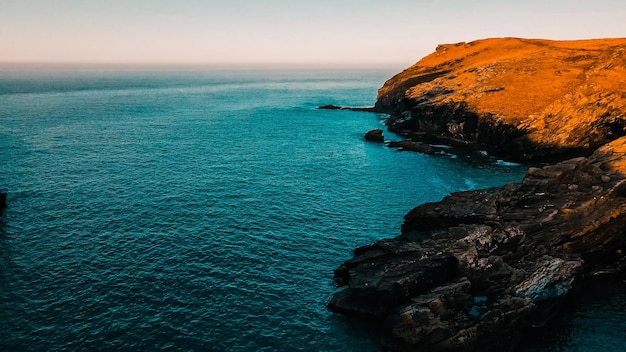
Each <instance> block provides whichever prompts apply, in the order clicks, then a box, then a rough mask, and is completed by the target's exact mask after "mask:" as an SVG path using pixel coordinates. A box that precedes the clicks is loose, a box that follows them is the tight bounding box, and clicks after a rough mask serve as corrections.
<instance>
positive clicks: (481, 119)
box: [375, 38, 626, 160]
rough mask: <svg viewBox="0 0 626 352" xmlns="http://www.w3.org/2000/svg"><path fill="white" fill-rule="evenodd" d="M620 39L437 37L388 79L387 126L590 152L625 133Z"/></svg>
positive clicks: (625, 57)
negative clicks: (441, 41) (448, 40)
mask: <svg viewBox="0 0 626 352" xmlns="http://www.w3.org/2000/svg"><path fill="white" fill-rule="evenodd" d="M625 80H626V38H620V39H598V40H579V41H550V40H538V39H520V38H495V39H485V40H478V41H474V42H470V43H458V44H451V45H440V46H439V47H437V50H436V51H435V52H434V53H432V54H431V55H429V56H427V57H425V58H423V59H422V60H420V61H419V62H418V63H416V64H415V65H414V66H412V67H410V68H408V69H406V70H405V71H403V72H402V73H399V74H397V75H396V76H394V77H393V78H391V79H389V80H388V81H387V82H386V83H385V84H384V86H383V87H382V88H380V90H379V91H378V98H377V101H376V105H375V110H376V111H378V112H384V113H388V114H390V118H389V119H388V121H387V124H388V126H389V129H390V130H392V131H394V132H398V133H402V134H405V135H407V136H411V137H412V136H414V135H415V134H419V135H421V136H422V138H425V139H426V141H427V142H429V139H431V140H433V141H438V142H444V143H450V144H455V145H462V146H470V147H472V148H476V149H480V150H486V151H487V152H489V154H490V155H495V156H499V157H503V158H507V159H513V160H532V159H541V158H547V157H550V156H559V157H561V159H562V156H564V155H569V156H572V155H576V154H578V155H589V154H591V152H593V151H594V150H595V149H596V148H598V147H600V146H601V145H603V144H605V143H607V142H609V141H611V140H615V139H617V138H619V137H621V136H624V135H626V89H625V88H624V85H623V84H622V83H621V82H624V81H625Z"/></svg>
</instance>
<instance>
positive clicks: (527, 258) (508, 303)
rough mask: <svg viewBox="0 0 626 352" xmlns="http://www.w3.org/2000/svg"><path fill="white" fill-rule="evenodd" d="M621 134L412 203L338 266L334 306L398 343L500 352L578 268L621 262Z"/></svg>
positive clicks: (624, 163) (625, 214)
mask: <svg viewBox="0 0 626 352" xmlns="http://www.w3.org/2000/svg"><path fill="white" fill-rule="evenodd" d="M624 228H626V137H623V138H620V139H618V140H616V141H614V142H612V143H610V144H607V145H605V146H603V147H601V148H600V149H598V150H597V151H596V152H595V153H593V155H591V156H590V157H588V158H575V159H570V160H566V161H563V162H560V163H558V164H555V165H551V166H545V167H542V168H530V169H529V170H528V172H527V174H526V176H525V178H524V180H523V181H522V182H519V183H511V184H508V185H506V186H504V187H500V188H492V189H486V190H478V191H468V192H459V193H453V194H451V195H450V196H448V197H445V198H444V199H443V200H441V201H439V202H436V203H428V204H424V205H421V206H418V207H417V208H415V209H413V210H412V211H410V212H409V213H408V214H407V215H406V216H405V219H404V224H403V225H402V234H401V235H400V236H399V237H397V238H394V239H388V240H382V241H379V242H376V243H374V244H372V245H369V246H365V247H362V248H358V249H357V250H355V253H354V258H353V259H351V260H348V261H346V262H345V263H344V264H342V265H341V266H340V267H339V268H338V269H337V270H336V271H335V280H336V282H337V284H338V286H339V290H338V291H337V292H336V293H334V294H333V295H332V296H331V299H330V301H329V303H328V307H329V308H330V309H331V310H334V311H337V312H341V313H346V314H357V315H366V316H372V317H375V318H376V319H379V320H381V321H384V336H383V342H384V344H385V346H387V348H389V349H391V350H393V351H467V350H493V351H498V350H502V349H503V348H509V347H511V346H512V345H513V344H514V343H515V341H516V338H518V337H519V335H520V333H521V331H523V330H524V329H527V328H531V327H533V326H539V325H542V324H543V323H544V319H546V317H547V316H549V315H550V310H551V309H552V308H554V304H553V303H554V302H555V301H558V300H560V299H561V298H563V297H564V296H566V295H567V294H568V293H569V292H570V291H571V290H572V288H573V287H574V286H575V285H576V284H577V283H579V282H581V281H582V280H583V279H584V277H586V276H588V275H593V274H595V273H607V272H608V273H614V272H620V271H623V270H624V268H625V265H626V256H625V255H624V253H626V235H625V232H624Z"/></svg>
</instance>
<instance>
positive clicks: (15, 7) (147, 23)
mask: <svg viewBox="0 0 626 352" xmlns="http://www.w3.org/2000/svg"><path fill="white" fill-rule="evenodd" d="M625 18H626V2H623V1H621V0H597V1H594V2H589V1H565V0H555V1H538V0H529V1H525V2H502V1H499V2H498V1H495V0H479V1H474V2H471V3H470V2H466V1H462V0H451V1H446V2H445V3H441V2H440V3H435V2H432V1H420V0H417V1H415V0H414V1H410V0H390V1H386V2H382V1H376V0H365V1H357V0H338V1H330V0H316V1H298V2H296V1H287V0H266V1H252V0H229V1H223V0H211V1H200V0H181V1H176V2H173V1H165V0H154V1H146V0H127V1H119V0H110V1H107V2H103V1H80V0H59V1H55V2H50V1H43V0H20V1H15V0H5V1H3V3H2V4H0V48H2V51H0V63H9V62H11V63H95V64H269V63H301V64H361V65H368V64H383V63H396V64H403V65H410V64H412V63H414V62H415V61H417V60H419V59H420V58H421V57H423V56H425V55H427V54H429V53H430V52H432V51H434V49H435V47H436V46H437V45H438V44H442V43H457V42H461V41H472V40H476V39H482V38H488V37H524V38H545V39H557V40H568V39H590V38H608V37H624V36H626V21H624V19H625Z"/></svg>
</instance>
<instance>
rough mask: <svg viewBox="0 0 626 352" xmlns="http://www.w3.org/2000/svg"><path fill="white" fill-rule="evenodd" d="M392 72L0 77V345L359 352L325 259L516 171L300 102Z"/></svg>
mask: <svg viewBox="0 0 626 352" xmlns="http://www.w3.org/2000/svg"><path fill="white" fill-rule="evenodd" d="M398 70H399V68H380V69H369V70H368V69H360V70H345V69H337V70H332V69H308V70H305V69H283V70H278V69H274V70H270V69H264V70H260V69H258V70H256V69H239V70H235V69H217V68H194V69H182V68H179V69H168V70H157V69H145V68H144V69H141V68H135V69H132V70H131V69H121V68H117V69H112V68H82V69H80V70H69V69H64V68H60V67H57V68H47V69H46V68H39V69H34V68H15V67H14V68H11V69H4V70H2V71H0V187H3V188H5V189H6V190H7V191H8V203H9V208H8V209H6V210H5V212H4V214H3V215H2V216H1V218H0V350H7V351H9V350H32V351H42V350H103V349H105V350H106V349H118V350H119V349H122V350H168V351H179V350H180V351H189V350H197V351H294V350H301V351H377V350H379V348H380V347H379V346H378V337H377V336H376V334H374V333H372V331H371V329H370V328H368V327H367V326H363V325H361V324H360V323H359V322H355V321H353V320H351V319H346V318H344V317H342V316H338V315H334V314H332V313H330V312H329V311H327V310H326V308H325V302H326V299H327V297H328V294H329V293H330V292H332V290H333V289H334V284H333V280H332V271H333V269H335V268H336V267H337V266H338V265H339V264H341V263H342V262H343V261H345V260H347V259H349V258H350V257H351V251H352V250H353V249H354V248H355V247H358V246H361V245H365V244H368V243H371V242H372V241H375V240H377V239H381V238H386V237H391V236H396V235H397V234H399V228H400V224H401V222H402V217H403V216H404V214H405V213H407V212H408V211H409V210H410V209H411V208H413V207H414V206H416V205H418V204H420V203H424V202H428V201H436V200H439V199H440V198H442V197H443V196H445V195H447V194H448V193H450V192H453V191H460V190H466V189H473V188H482V187H488V186H495V185H502V184H504V183H507V182H510V181H517V180H520V179H521V178H522V176H523V173H524V171H525V168H524V167H521V166H515V165H509V164H506V163H498V162H497V161H496V160H493V159H490V158H487V157H484V156H481V154H480V153H469V154H458V155H457V154H455V153H450V154H447V155H436V156H427V155H421V154H416V153H401V152H396V151H394V150H391V149H388V148H386V147H384V146H383V145H381V144H373V143H366V142H364V141H363V140H362V136H363V134H364V133H365V132H366V131H367V130H369V129H373V128H379V127H381V126H382V119H383V118H384V116H380V115H377V114H373V113H363V112H350V111H327V110H317V109H316V106H318V105H323V104H338V105H351V106H364V105H372V104H373V102H374V100H375V97H376V90H377V88H378V87H380V86H381V85H382V83H383V82H384V80H385V79H387V78H389V77H391V75H393V74H394V73H395V72H397V71H398ZM392 137H393V136H391V135H388V138H392ZM451 152H453V151H451Z"/></svg>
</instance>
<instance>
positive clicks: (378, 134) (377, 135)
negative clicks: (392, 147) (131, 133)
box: [363, 128, 385, 142]
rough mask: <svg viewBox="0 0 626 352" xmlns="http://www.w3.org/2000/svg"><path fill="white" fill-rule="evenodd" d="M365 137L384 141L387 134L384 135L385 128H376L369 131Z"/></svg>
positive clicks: (373, 140) (368, 139) (370, 140)
mask: <svg viewBox="0 0 626 352" xmlns="http://www.w3.org/2000/svg"><path fill="white" fill-rule="evenodd" d="M363 139H365V140H366V141H369V142H384V141H385V136H384V135H383V130H381V129H380V128H377V129H375V130H371V131H367V133H365V136H363Z"/></svg>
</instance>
